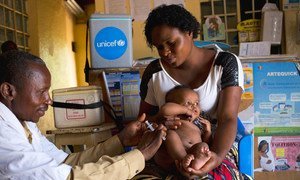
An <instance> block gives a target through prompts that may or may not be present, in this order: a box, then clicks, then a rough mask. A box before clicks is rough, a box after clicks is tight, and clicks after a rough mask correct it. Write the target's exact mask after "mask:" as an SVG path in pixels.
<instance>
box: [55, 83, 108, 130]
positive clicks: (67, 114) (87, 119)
mask: <svg viewBox="0 0 300 180" xmlns="http://www.w3.org/2000/svg"><path fill="white" fill-rule="evenodd" d="M52 97H53V101H56V102H63V103H74V104H92V103H96V102H99V101H100V100H101V99H102V90H101V87H98V86H85V87H73V88H64V89H56V90H53V91H52ZM53 110H54V121H55V127H56V128H71V127H85V126H96V125H100V124H101V123H103V122H104V111H103V107H99V108H95V109H67V108H57V107H54V108H53Z"/></svg>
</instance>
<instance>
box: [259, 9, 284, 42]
mask: <svg viewBox="0 0 300 180" xmlns="http://www.w3.org/2000/svg"><path fill="white" fill-rule="evenodd" d="M282 20H283V12H282V11H279V10H278V9H277V7H276V5H275V4H272V3H266V5H265V6H264V7H263V9H262V22H261V26H262V28H261V41H270V42H271V43H272V44H280V43H281V35H282Z"/></svg>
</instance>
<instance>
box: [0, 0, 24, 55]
mask: <svg viewBox="0 0 300 180" xmlns="http://www.w3.org/2000/svg"><path fill="white" fill-rule="evenodd" d="M27 21H28V15H27V13H26V0H0V45H1V44H2V43H3V42H5V41H7V40H11V41H14V42H15V43H16V44H17V45H18V48H19V49H20V50H23V51H29V47H28V38H29V34H28V31H27Z"/></svg>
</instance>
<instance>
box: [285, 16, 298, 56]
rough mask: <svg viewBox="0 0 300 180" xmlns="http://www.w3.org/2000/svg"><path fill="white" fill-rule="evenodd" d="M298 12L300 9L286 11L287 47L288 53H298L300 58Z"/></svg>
mask: <svg viewBox="0 0 300 180" xmlns="http://www.w3.org/2000/svg"><path fill="white" fill-rule="evenodd" d="M297 12H298V11H285V12H284V26H285V42H286V44H285V47H286V54H293V55H297V57H299V58H300V44H297V43H296V31H297V23H296V22H297Z"/></svg>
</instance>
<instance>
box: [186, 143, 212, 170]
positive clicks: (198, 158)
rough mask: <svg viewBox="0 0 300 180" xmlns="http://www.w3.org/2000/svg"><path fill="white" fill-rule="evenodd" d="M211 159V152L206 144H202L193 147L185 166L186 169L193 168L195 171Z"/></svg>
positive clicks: (187, 156)
mask: <svg viewBox="0 0 300 180" xmlns="http://www.w3.org/2000/svg"><path fill="white" fill-rule="evenodd" d="M210 157H211V152H210V150H209V147H208V145H207V144H206V143H204V142H201V143H197V144H195V145H193V146H192V147H191V148H190V150H189V152H188V155H186V156H185V158H184V159H183V161H182V162H183V166H184V167H185V168H187V167H188V166H189V167H192V168H194V169H200V168H201V167H202V166H203V165H204V164H205V163H206V162H207V161H208V160H209V159H210Z"/></svg>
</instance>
